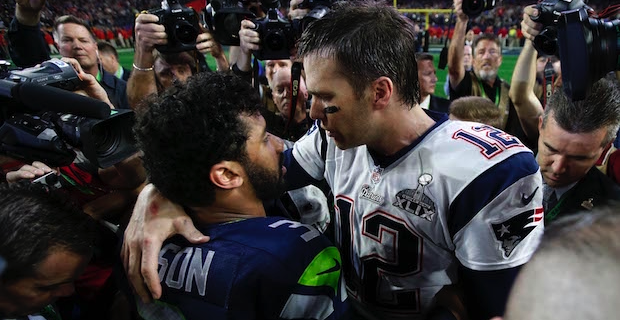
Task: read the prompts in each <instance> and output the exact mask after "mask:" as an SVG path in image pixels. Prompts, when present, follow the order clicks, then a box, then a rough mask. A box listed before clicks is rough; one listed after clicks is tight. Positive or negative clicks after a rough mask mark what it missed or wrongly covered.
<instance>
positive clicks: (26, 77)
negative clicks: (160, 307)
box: [6, 59, 82, 91]
mask: <svg viewBox="0 0 620 320" xmlns="http://www.w3.org/2000/svg"><path fill="white" fill-rule="evenodd" d="M6 76H7V79H8V80H10V81H13V82H16V83H20V82H31V83H36V84H38V85H50V86H53V87H56V88H60V89H63V90H67V91H75V90H78V89H81V88H82V80H80V78H79V77H78V76H77V73H76V72H75V70H74V69H73V67H72V66H70V65H69V64H68V63H66V62H64V61H62V60H59V59H51V60H48V61H45V62H43V63H41V64H40V65H39V66H37V67H32V68H28V69H24V70H13V71H11V72H8V70H7V75H6Z"/></svg>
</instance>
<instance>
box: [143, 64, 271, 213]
mask: <svg viewBox="0 0 620 320" xmlns="http://www.w3.org/2000/svg"><path fill="white" fill-rule="evenodd" d="M143 106H144V108H142V109H141V110H140V111H139V113H138V114H137V120H136V124H135V126H134V133H135V135H136V139H137V141H138V146H139V148H140V149H141V150H142V151H143V152H144V155H143V161H144V167H145V168H146V171H147V174H148V178H149V180H150V182H152V183H153V184H154V185H155V186H156V187H157V188H158V189H159V191H160V192H161V193H162V194H163V195H164V196H166V197H167V198H169V199H170V200H172V201H174V202H177V203H179V204H181V205H184V206H206V205H209V204H211V203H213V201H214V199H215V186H214V185H213V183H212V182H211V180H210V179H209V172H210V170H211V167H212V166H213V165H215V164H217V163H219V162H221V161H225V160H229V161H239V162H243V161H244V160H245V159H247V151H246V141H247V139H248V135H249V128H248V126H247V125H246V123H245V122H244V121H243V120H242V119H241V115H258V114H259V110H260V108H261V106H260V98H259V96H258V94H257V92H256V90H254V89H253V88H252V87H251V86H250V85H249V84H248V83H247V82H245V81H244V80H242V79H240V78H239V77H237V76H234V75H229V74H223V73H206V72H203V73H199V74H197V75H195V76H192V77H190V78H189V79H188V80H187V82H186V83H185V84H175V85H174V86H172V87H171V88H168V89H167V90H166V91H164V92H162V93H161V94H160V95H159V96H155V97H153V96H152V97H150V98H149V100H148V101H146V104H144V105H143Z"/></svg>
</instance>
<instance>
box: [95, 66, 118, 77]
mask: <svg viewBox="0 0 620 320" xmlns="http://www.w3.org/2000/svg"><path fill="white" fill-rule="evenodd" d="M97 74H99V73H98V72H97ZM114 75H115V76H116V77H117V78H119V79H122V78H123V67H121V66H118V70H116V73H115V74H114Z"/></svg>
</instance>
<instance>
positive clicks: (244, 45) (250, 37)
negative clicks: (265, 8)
mask: <svg viewBox="0 0 620 320" xmlns="http://www.w3.org/2000/svg"><path fill="white" fill-rule="evenodd" d="M239 47H240V49H241V52H243V53H244V54H247V55H251V54H252V51H258V50H260V34H259V33H258V32H257V31H256V25H255V24H254V22H252V21H251V20H243V21H241V29H240V30H239Z"/></svg>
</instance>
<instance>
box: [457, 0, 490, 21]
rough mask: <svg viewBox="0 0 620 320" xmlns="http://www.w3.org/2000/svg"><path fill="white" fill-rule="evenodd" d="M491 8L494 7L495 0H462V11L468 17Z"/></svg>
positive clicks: (473, 16)
mask: <svg viewBox="0 0 620 320" xmlns="http://www.w3.org/2000/svg"><path fill="white" fill-rule="evenodd" d="M493 8H495V0H463V13H465V14H466V15H467V16H469V17H470V18H475V17H477V16H479V15H480V14H481V13H482V12H483V11H487V10H491V9H493Z"/></svg>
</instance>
